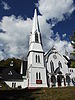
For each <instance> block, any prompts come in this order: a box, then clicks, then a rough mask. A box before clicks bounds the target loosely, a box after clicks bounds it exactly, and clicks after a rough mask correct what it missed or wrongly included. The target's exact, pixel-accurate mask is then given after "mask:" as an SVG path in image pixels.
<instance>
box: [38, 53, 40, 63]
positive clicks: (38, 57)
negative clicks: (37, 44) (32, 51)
mask: <svg viewBox="0 0 75 100" xmlns="http://www.w3.org/2000/svg"><path fill="white" fill-rule="evenodd" d="M38 63H40V56H39V55H38Z"/></svg>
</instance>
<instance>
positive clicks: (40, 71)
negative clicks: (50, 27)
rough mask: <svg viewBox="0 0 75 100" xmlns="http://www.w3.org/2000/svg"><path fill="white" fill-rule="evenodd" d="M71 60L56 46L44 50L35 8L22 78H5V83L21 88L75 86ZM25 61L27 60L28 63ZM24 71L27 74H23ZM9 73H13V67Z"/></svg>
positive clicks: (74, 69) (22, 68)
mask: <svg viewBox="0 0 75 100" xmlns="http://www.w3.org/2000/svg"><path fill="white" fill-rule="evenodd" d="M43 45H44V44H43ZM69 60H70V59H69V58H68V57H66V56H63V55H61V54H60V53H59V52H58V51H57V50H56V48H55V47H52V48H51V49H50V50H49V51H48V52H46V53H45V52H44V50H43V47H42V37H41V33H40V29H39V22H38V15H37V9H35V12H34V18H33V27H32V32H31V34H30V40H29V51H28V54H27V60H26V61H22V63H21V72H20V75H21V76H22V78H21V77H20V78H15V79H12V80H10V79H9V80H5V83H6V84H7V85H8V86H9V87H11V88H17V87H18V86H21V88H27V87H28V88H36V87H37V88H38V87H66V86H75V68H69V66H68V63H69ZM23 62H27V65H25V64H23ZM24 67H25V70H24ZM24 71H25V72H26V74H23V73H24ZM8 75H10V76H12V75H13V71H12V70H11V69H10V70H9V74H8Z"/></svg>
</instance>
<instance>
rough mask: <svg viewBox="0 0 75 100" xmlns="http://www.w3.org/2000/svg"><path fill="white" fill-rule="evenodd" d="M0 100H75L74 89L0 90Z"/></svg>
mask: <svg viewBox="0 0 75 100" xmlns="http://www.w3.org/2000/svg"><path fill="white" fill-rule="evenodd" d="M0 100H75V87H64V88H41V89H35V90H32V89H31V90H30V89H25V90H6V91H3V90H2V91H0Z"/></svg>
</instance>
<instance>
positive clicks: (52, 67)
mask: <svg viewBox="0 0 75 100" xmlns="http://www.w3.org/2000/svg"><path fill="white" fill-rule="evenodd" d="M50 66H51V73H53V72H54V63H53V61H52V60H51V62H50Z"/></svg>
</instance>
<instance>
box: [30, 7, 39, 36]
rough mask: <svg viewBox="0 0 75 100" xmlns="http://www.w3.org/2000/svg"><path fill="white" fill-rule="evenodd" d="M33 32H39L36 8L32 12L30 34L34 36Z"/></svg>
mask: <svg viewBox="0 0 75 100" xmlns="http://www.w3.org/2000/svg"><path fill="white" fill-rule="evenodd" d="M35 32H40V30H39V23H38V16H37V8H35V12H34V18H33V27H32V34H35Z"/></svg>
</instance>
